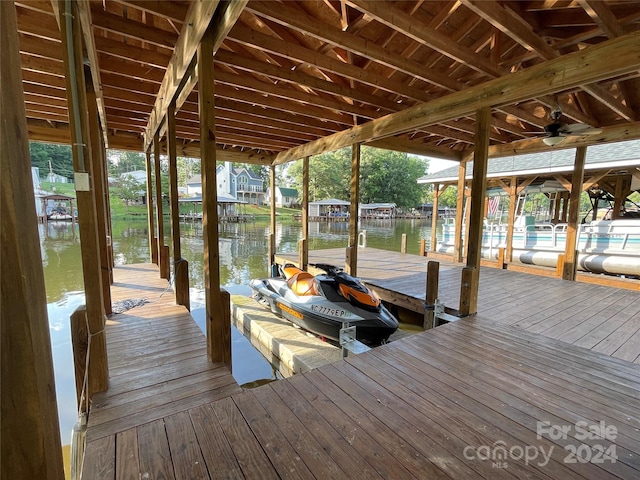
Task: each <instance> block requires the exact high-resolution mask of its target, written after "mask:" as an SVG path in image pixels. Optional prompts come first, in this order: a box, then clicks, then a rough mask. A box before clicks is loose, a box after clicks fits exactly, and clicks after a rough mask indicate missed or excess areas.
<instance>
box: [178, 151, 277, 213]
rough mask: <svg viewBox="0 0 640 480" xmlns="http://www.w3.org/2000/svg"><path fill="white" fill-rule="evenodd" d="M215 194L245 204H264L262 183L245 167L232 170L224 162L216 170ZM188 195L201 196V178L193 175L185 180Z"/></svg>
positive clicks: (258, 177)
mask: <svg viewBox="0 0 640 480" xmlns="http://www.w3.org/2000/svg"><path fill="white" fill-rule="evenodd" d="M216 180H217V194H218V195H224V196H227V197H231V198H234V199H236V200H242V201H245V202H247V203H253V204H256V205H262V204H263V203H264V194H265V192H264V190H263V182H262V178H260V176H258V175H256V174H255V173H254V172H252V171H251V170H249V169H247V168H246V167H241V168H234V167H232V166H231V162H225V163H224V165H219V166H218V168H217V169H216ZM187 193H188V194H189V195H202V176H201V175H200V174H198V175H194V176H193V177H191V178H190V179H189V180H187Z"/></svg>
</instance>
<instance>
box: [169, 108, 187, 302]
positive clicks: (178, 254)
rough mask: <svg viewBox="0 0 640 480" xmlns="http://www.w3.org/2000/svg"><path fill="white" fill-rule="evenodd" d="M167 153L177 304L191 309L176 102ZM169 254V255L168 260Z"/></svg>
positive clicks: (170, 120)
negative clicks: (182, 226)
mask: <svg viewBox="0 0 640 480" xmlns="http://www.w3.org/2000/svg"><path fill="white" fill-rule="evenodd" d="M167 155H168V157H169V197H170V199H171V200H170V206H171V245H172V247H173V276H174V285H173V288H174V291H175V295H176V304H177V305H184V306H185V307H187V310H191V300H190V298H189V262H187V261H186V260H185V259H184V258H182V247H181V245H180V204H179V203H178V155H177V151H176V104H175V102H171V103H170V104H169V108H168V110H167ZM168 259H169V256H168V255H167V261H168Z"/></svg>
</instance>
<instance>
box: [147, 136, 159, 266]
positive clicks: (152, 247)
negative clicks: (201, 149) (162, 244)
mask: <svg viewBox="0 0 640 480" xmlns="http://www.w3.org/2000/svg"><path fill="white" fill-rule="evenodd" d="M146 154H147V156H146V158H147V220H148V223H149V253H150V256H151V263H155V264H156V265H158V245H157V242H156V233H155V221H154V220H153V183H152V181H151V176H152V175H151V149H149V150H147V152H146Z"/></svg>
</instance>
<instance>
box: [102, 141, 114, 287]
mask: <svg viewBox="0 0 640 480" xmlns="http://www.w3.org/2000/svg"><path fill="white" fill-rule="evenodd" d="M102 158H103V162H102V170H103V171H102V179H103V181H104V188H103V193H104V208H105V213H106V214H107V237H108V241H107V250H108V252H109V283H110V284H111V285H113V268H114V267H115V258H114V255H113V225H112V223H111V199H110V197H109V169H108V167H107V160H106V159H107V151H106V148H105V145H104V143H102Z"/></svg>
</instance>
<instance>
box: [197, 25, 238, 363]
mask: <svg viewBox="0 0 640 480" xmlns="http://www.w3.org/2000/svg"><path fill="white" fill-rule="evenodd" d="M215 43H216V33H215V31H214V26H213V25H211V26H210V27H209V28H208V29H207V30H206V31H205V32H204V33H203V35H202V36H201V42H200V45H199V47H198V78H199V82H198V97H199V109H200V148H201V157H200V158H201V165H202V230H203V236H204V259H205V261H204V284H205V304H206V330H207V353H208V356H209V359H210V360H211V361H212V362H214V363H216V362H221V363H224V364H226V365H228V366H229V367H230V366H231V325H230V324H228V323H226V321H225V318H226V312H225V310H229V308H230V307H229V304H228V303H227V304H223V295H222V294H221V291H220V251H219V246H218V200H217V180H216V122H215V114H214V105H215V100H214V99H215V86H214V78H215V69H214V66H213V53H214V50H215Z"/></svg>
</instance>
